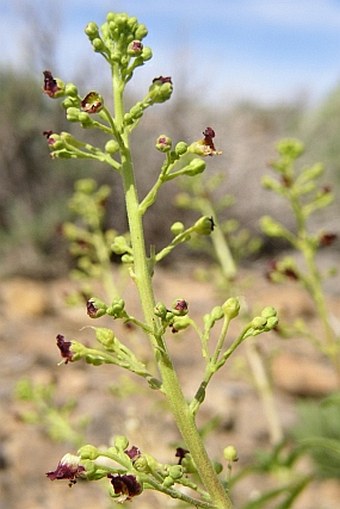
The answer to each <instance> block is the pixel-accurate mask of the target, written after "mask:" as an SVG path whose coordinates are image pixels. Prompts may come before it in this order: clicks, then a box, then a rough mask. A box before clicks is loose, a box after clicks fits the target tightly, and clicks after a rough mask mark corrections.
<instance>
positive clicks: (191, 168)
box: [185, 157, 206, 177]
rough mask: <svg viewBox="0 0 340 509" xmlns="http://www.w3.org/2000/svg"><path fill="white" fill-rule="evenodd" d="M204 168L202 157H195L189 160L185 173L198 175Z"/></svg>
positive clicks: (192, 175) (191, 175)
mask: <svg viewBox="0 0 340 509" xmlns="http://www.w3.org/2000/svg"><path fill="white" fill-rule="evenodd" d="M205 168H206V164H205V162H204V161H203V159H199V158H198V157H196V158H195V159H193V160H192V161H190V163H189V165H188V167H187V169H186V171H185V174H186V175H189V176H190V177H194V176H195V175H199V174H200V173H203V172H204V170H205Z"/></svg>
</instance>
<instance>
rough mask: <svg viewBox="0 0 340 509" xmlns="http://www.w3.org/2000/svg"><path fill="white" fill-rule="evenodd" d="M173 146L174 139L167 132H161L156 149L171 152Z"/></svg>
mask: <svg viewBox="0 0 340 509" xmlns="http://www.w3.org/2000/svg"><path fill="white" fill-rule="evenodd" d="M171 146H172V139H171V138H169V136H166V135H165V134H161V135H160V136H158V138H157V140H156V149H157V150H159V151H160V152H169V150H171Z"/></svg>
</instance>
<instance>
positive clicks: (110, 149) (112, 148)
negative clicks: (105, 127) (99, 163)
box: [105, 140, 119, 155]
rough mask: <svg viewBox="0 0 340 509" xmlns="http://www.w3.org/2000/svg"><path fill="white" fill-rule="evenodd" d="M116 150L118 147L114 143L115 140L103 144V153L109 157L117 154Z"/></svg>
mask: <svg viewBox="0 0 340 509" xmlns="http://www.w3.org/2000/svg"><path fill="white" fill-rule="evenodd" d="M118 150H119V145H118V143H117V142H116V140H109V141H108V142H107V143H106V144H105V152H107V153H108V154H110V155H113V154H115V153H116V152H118Z"/></svg>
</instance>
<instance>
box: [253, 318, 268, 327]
mask: <svg viewBox="0 0 340 509" xmlns="http://www.w3.org/2000/svg"><path fill="white" fill-rule="evenodd" d="M266 325H267V318H265V317H264V316H255V317H254V318H253V319H252V321H251V326H252V328H253V329H255V330H263V329H264V328H265V326H266Z"/></svg>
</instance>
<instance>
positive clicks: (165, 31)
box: [0, 0, 340, 102]
mask: <svg viewBox="0 0 340 509" xmlns="http://www.w3.org/2000/svg"><path fill="white" fill-rule="evenodd" d="M0 7H1V18H0V34H1V35H0V37H1V48H2V50H1V55H0V62H2V63H3V62H7V63H8V62H11V65H13V66H15V65H16V66H19V65H23V64H24V62H25V59H26V60H27V51H29V49H27V48H30V44H31V42H32V38H33V37H36V35H37V33H38V32H39V27H36V28H35V29H34V30H32V29H31V28H30V24H29V22H28V21H27V20H28V19H29V16H30V14H29V13H30V12H32V11H36V12H38V13H39V17H41V20H40V22H41V23H43V24H44V27H45V28H46V27H47V30H48V32H49V33H50V34H53V35H54V38H55V43H56V52H57V62H56V64H55V65H56V67H57V73H56V74H58V75H59V76H60V77H62V78H63V79H65V80H66V81H68V80H69V78H70V75H71V77H72V76H73V73H75V72H77V71H78V70H79V71H80V69H81V68H83V67H82V66H83V65H84V63H85V64H86V65H87V68H88V70H89V75H91V77H89V81H90V82H91V79H92V78H93V84H95V82H96V75H95V74H96V73H95V72H92V71H93V70H94V71H98V72H99V71H100V72H101V69H103V67H101V64H99V59H100V57H99V56H98V55H92V50H91V48H90V46H89V44H88V42H87V40H86V37H85V36H84V34H83V28H84V26H85V25H86V23H87V22H88V21H91V20H93V21H96V22H97V23H98V24H101V23H102V22H103V21H104V20H105V15H106V13H107V11H109V10H112V11H126V12H128V13H129V14H131V15H135V16H137V17H138V19H139V21H141V22H143V23H145V24H146V25H147V26H148V28H149V35H148V37H147V38H146V39H145V41H144V42H145V44H147V45H148V46H151V47H152V49H153V53H154V58H153V59H152V61H151V62H150V63H149V64H147V65H146V66H145V67H144V68H143V69H141V70H140V71H138V73H139V79H140V80H141V81H145V83H149V82H150V81H151V79H152V78H153V77H155V76H157V75H160V74H162V75H171V76H172V77H173V80H174V83H175V84H176V78H177V82H180V83H183V81H185V83H186V89H187V91H189V92H191V90H193V91H197V92H198V93H199V94H202V92H203V93H204V95H205V96H206V98H208V99H215V100H217V101H219V100H223V102H225V101H228V100H229V101H233V100H235V99H245V98H250V99H256V100H259V101H261V102H282V101H289V100H291V99H294V98H296V97H297V96H300V97H301V96H303V97H306V98H307V99H309V100H318V99H320V98H322V97H323V95H324V94H326V93H327V92H328V91H329V90H331V89H332V88H333V87H334V86H335V85H336V84H337V83H338V82H340V0H167V1H164V0H91V1H88V0H57V1H55V2H53V1H51V0H24V1H22V0H0ZM36 44H37V43H36ZM25 48H26V50H25ZM52 71H54V69H52Z"/></svg>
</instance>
